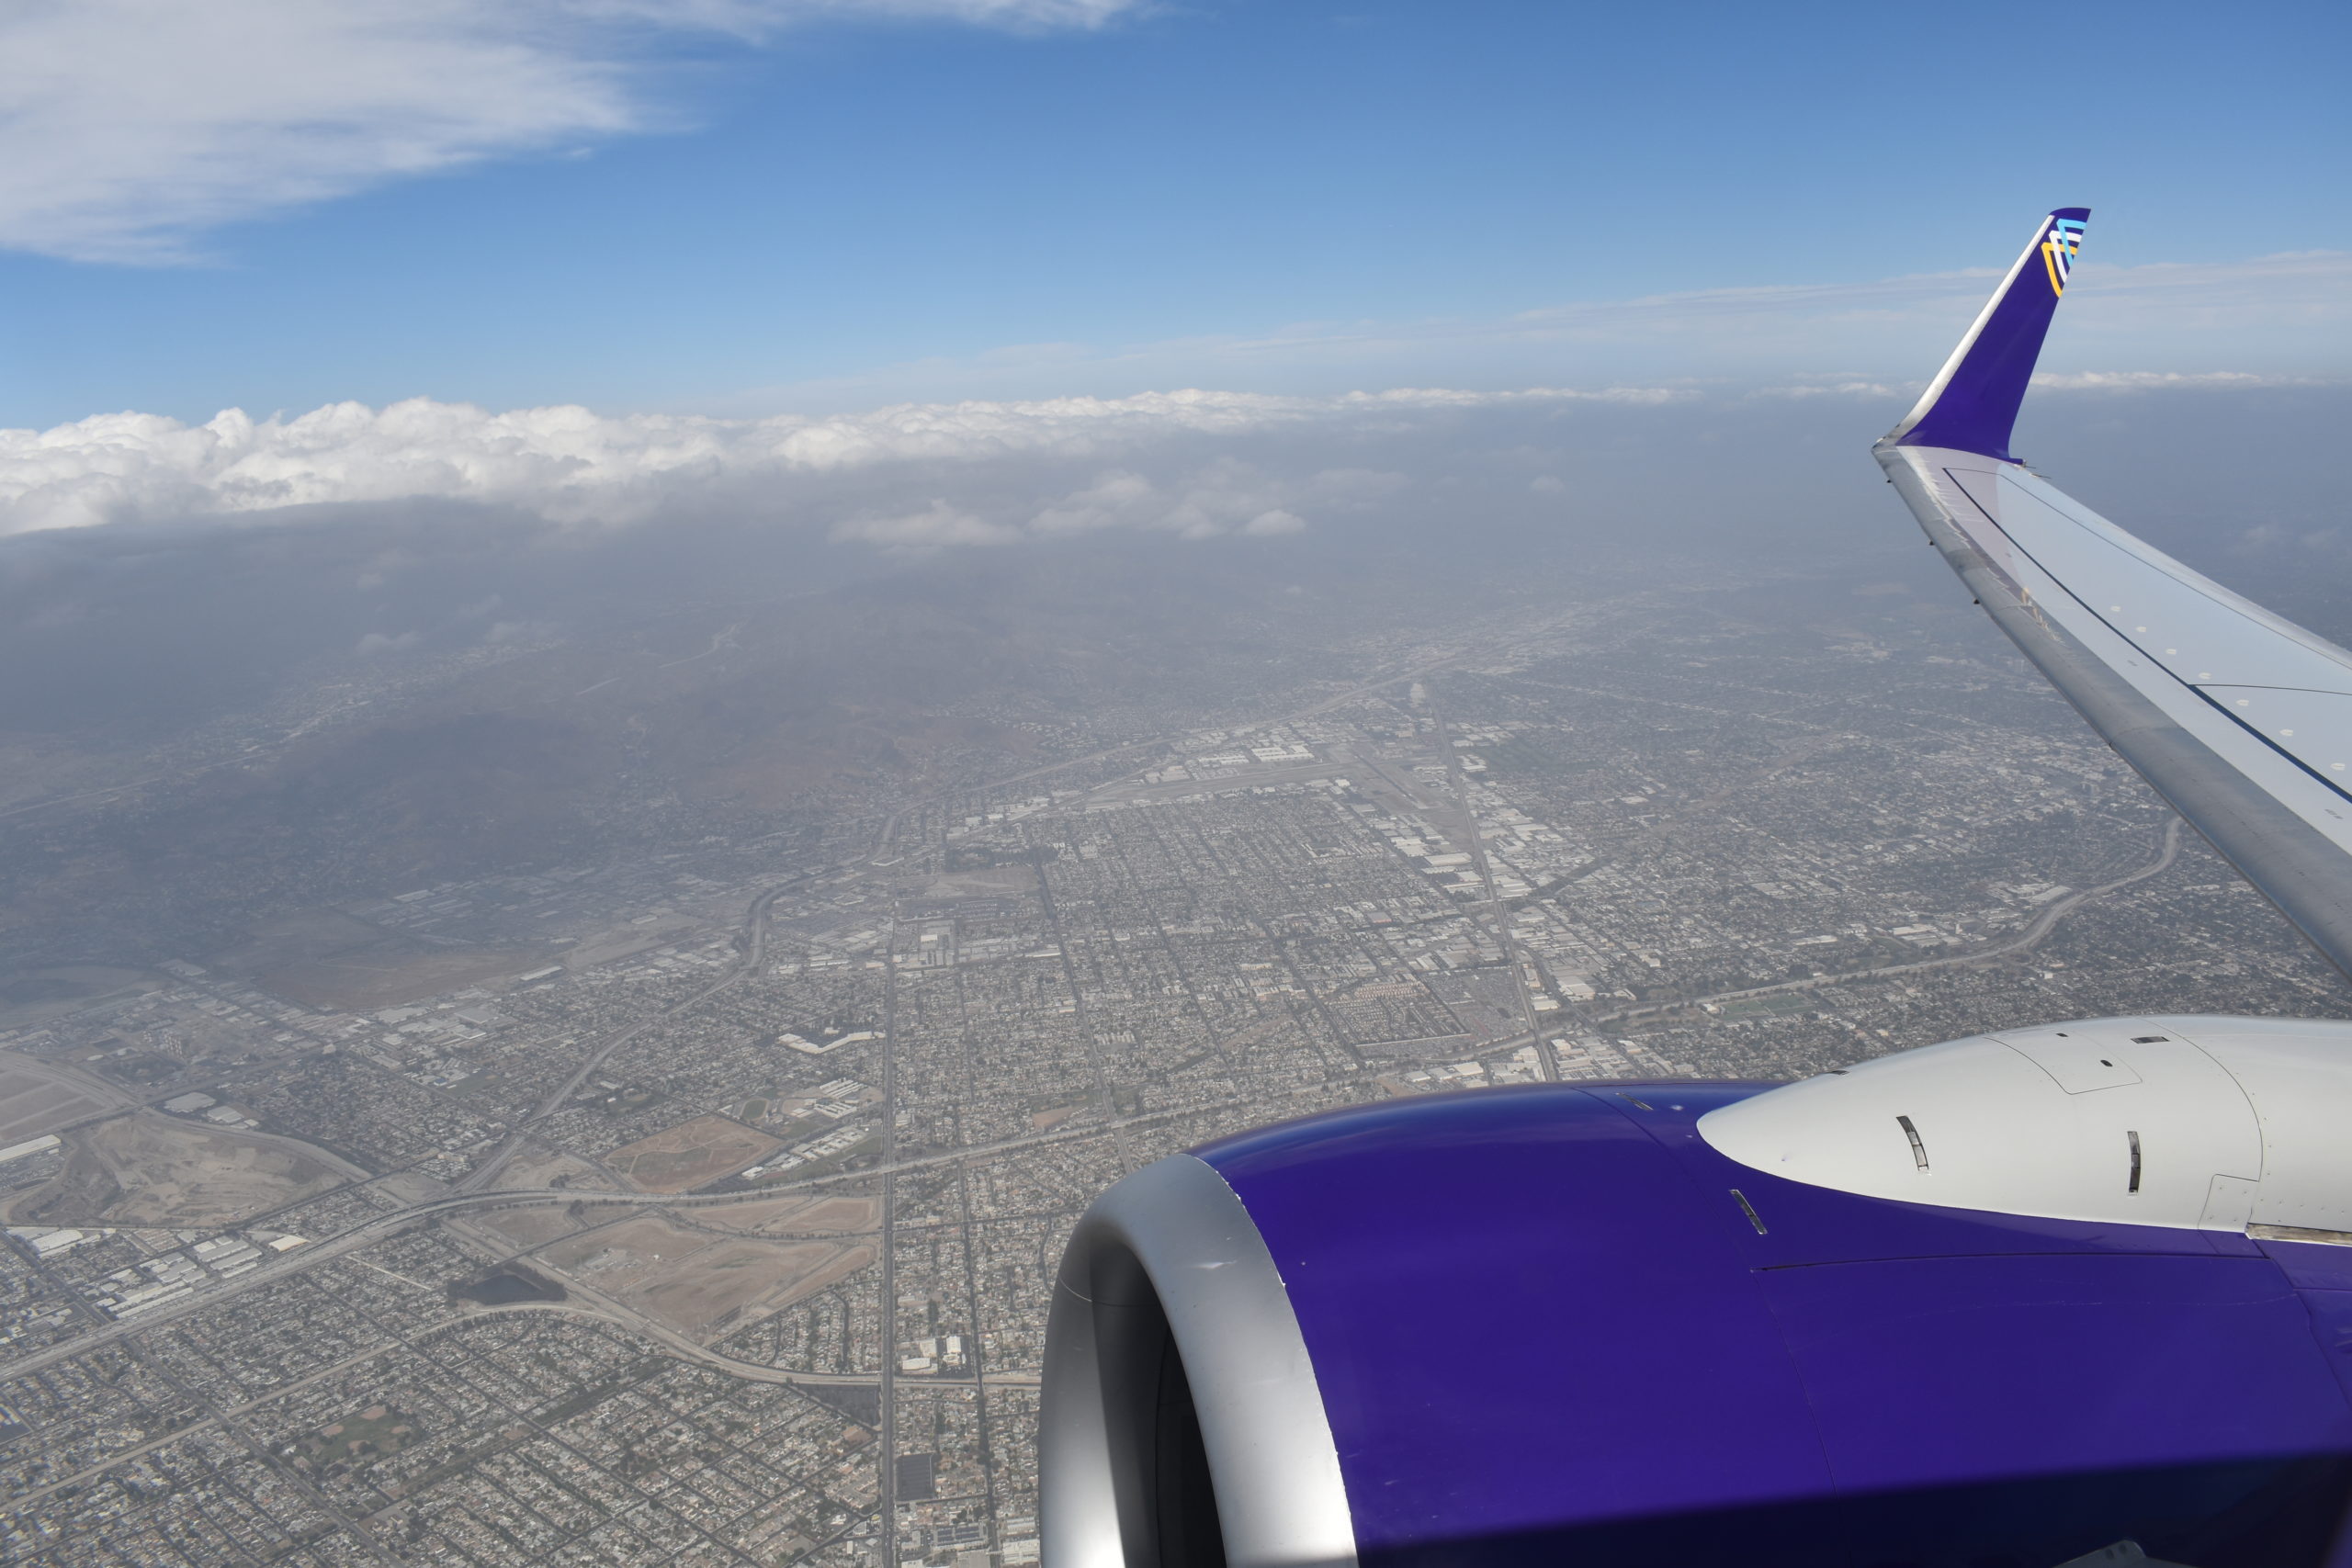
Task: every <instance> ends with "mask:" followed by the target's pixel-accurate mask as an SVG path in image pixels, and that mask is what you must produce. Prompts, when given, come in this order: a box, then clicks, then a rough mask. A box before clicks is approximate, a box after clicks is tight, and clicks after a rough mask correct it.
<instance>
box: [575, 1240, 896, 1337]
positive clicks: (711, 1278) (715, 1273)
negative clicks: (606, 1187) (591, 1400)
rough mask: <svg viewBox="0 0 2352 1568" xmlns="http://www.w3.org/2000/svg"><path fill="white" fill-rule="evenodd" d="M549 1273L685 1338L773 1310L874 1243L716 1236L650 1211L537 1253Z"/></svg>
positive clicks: (864, 1254) (839, 1273)
mask: <svg viewBox="0 0 2352 1568" xmlns="http://www.w3.org/2000/svg"><path fill="white" fill-rule="evenodd" d="M539 1257H540V1260H541V1261H542V1262H544V1263H546V1264H548V1266H549V1267H550V1268H553V1269H558V1270H560V1272H562V1273H563V1274H566V1275H569V1276H570V1277H571V1278H572V1279H575V1280H579V1281H580V1282H581V1283H582V1284H583V1285H586V1286H588V1287H589V1288H590V1289H592V1290H595V1291H599V1292H603V1293H605V1295H608V1296H612V1297H615V1298H616V1299H617V1300H619V1301H622V1302H625V1303H628V1305H630V1306H633V1307H635V1308H636V1309H637V1310H638V1311H639V1312H641V1313H644V1314H646V1315H647V1316H649V1317H653V1318H658V1319H660V1320H661V1321H662V1322H663V1323H666V1324H668V1325H670V1326H671V1327H673V1328H675V1329H677V1330H679V1331H680V1332H681V1333H684V1334H700V1333H702V1332H703V1331H704V1330H706V1329H708V1328H710V1327H712V1326H714V1325H717V1324H718V1323H719V1321H720V1320H721V1319H723V1318H726V1317H728V1316H729V1314H735V1313H737V1312H739V1311H743V1310H750V1309H752V1308H760V1309H764V1310H767V1311H774V1310H775V1309H776V1308H779V1307H782V1306H786V1305H788V1304H789V1303H792V1302H795V1301H797V1300H799V1299H800V1298H801V1297H802V1296H805V1295H808V1294H809V1293H810V1292H816V1291H820V1290H822V1289H824V1288H825V1287H826V1286H827V1285H830V1284H831V1283H832V1282H833V1281H835V1280H841V1279H843V1278H845V1277H847V1276H848V1275H850V1274H854V1273H855V1272H856V1271H857V1270H858V1269H863V1268H865V1266H866V1265H867V1264H868V1263H871V1262H872V1261H873V1260H874V1247H873V1245H872V1244H871V1243H870V1242H865V1241H851V1240H829V1239H821V1238H816V1237H811V1238H808V1239H804V1240H793V1239H786V1238H781V1237H779V1238H777V1239H774V1240H770V1239H766V1238H763V1237H757V1236H726V1235H709V1234H708V1233H707V1232H703V1231H695V1230H689V1229H687V1228H686V1227H685V1226H684V1225H682V1224H677V1223H676V1222H674V1221H673V1220H672V1219H671V1218H670V1217H668V1216H667V1215H660V1214H648V1215H644V1216H642V1217H640V1218H638V1219H633V1220H628V1221H624V1222H623V1223H621V1224H616V1225H610V1226H607V1227H605V1229H602V1230H599V1231H596V1232H594V1233H593V1234H591V1235H581V1236H574V1237H572V1238H571V1239H570V1240H568V1241H564V1242H560V1243H559V1244H557V1245H556V1246H554V1247H548V1249H547V1250H546V1251H545V1252H543V1253H541V1254H540V1255H539Z"/></svg>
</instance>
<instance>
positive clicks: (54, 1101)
mask: <svg viewBox="0 0 2352 1568" xmlns="http://www.w3.org/2000/svg"><path fill="white" fill-rule="evenodd" d="M117 1103H119V1096H110V1095H107V1094H106V1093H105V1092H104V1091H103V1090H101V1089H97V1088H96V1087H95V1086H93V1087H89V1088H85V1087H84V1086H82V1085H81V1084H78V1083H76V1082H75V1081H74V1078H73V1077H71V1076H70V1075H69V1074H67V1073H66V1072H64V1071H63V1070H62V1069H61V1068H56V1067H50V1066H30V1065H25V1066H19V1065H18V1064H17V1063H15V1062H12V1061H10V1060H9V1059H8V1058H7V1057H6V1056H0V1148H5V1147H6V1146H7V1145H10V1144H16V1143H21V1142H23V1141H24V1140H25V1139H27V1138H38V1137H40V1136H41V1135H42V1134H45V1133H54V1132H56V1131H57V1130H58V1129H59V1128H60V1127H62V1126H64V1125H66V1124H67V1123H68V1122H78V1121H80V1120H82V1118H84V1117H85V1116H96V1114H98V1112H100V1111H106V1110H109V1109H111V1108H112V1107H113V1106H114V1105H116V1104H117Z"/></svg>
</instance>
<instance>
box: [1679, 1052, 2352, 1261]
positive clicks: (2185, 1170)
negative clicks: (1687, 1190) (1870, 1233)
mask: <svg viewBox="0 0 2352 1568" xmlns="http://www.w3.org/2000/svg"><path fill="white" fill-rule="evenodd" d="M1698 1126H1699V1134H1700V1136H1702V1138H1704V1139H1705V1140H1706V1141H1707V1143H1708V1144H1709V1145H1711V1146H1713V1148H1714V1149H1715V1150H1716V1151H1717V1152H1718V1153H1720V1154H1723V1155H1724V1156H1728V1157H1729V1158H1732V1159H1735V1160H1737V1161H1738V1162H1739V1163H1740V1164H1742V1165H1746V1166H1750V1167H1753V1168H1756V1169H1758V1170H1762V1171H1769V1172H1770V1173H1771V1174H1773V1175H1775V1176H1781V1177H1785V1178H1787V1179H1790V1180H1792V1181H1802V1182H1804V1183H1806V1184H1808V1185H1810V1186H1815V1187H1827V1188H1834V1189H1836V1190H1839V1191H1843V1192H1853V1193H1859V1194H1861V1195H1864V1196H1867V1197H1872V1198H1890V1199H1897V1200H1901V1201H1907V1202H1914V1203H1932V1204H1937V1205H1939V1206H1942V1207H1947V1208H1956V1209H1978V1210H1988V1211H1992V1212H1995V1213H2006V1214H2030V1215H2038V1216H2042V1217H2046V1218H2052V1219H2067V1220H2094V1221H2114V1222H2118V1223H2123V1224H2142V1225H2165V1226H2173V1227H2177V1228H2181V1229H2204V1230H2230V1231H2244V1230H2245V1229H2247V1228H2248V1226H2249V1225H2251V1226H2253V1227H2255V1228H2256V1231H2257V1233H2258V1234H2259V1233H2261V1232H2266V1231H2267V1232H2274V1233H2289V1234H2290V1235H2293V1238H2294V1239H2299V1240H2319V1241H2332V1240H2339V1239H2340V1240H2341V1241H2343V1242H2345V1243H2346V1244H2352V1024H2346V1023H2339V1022H2334V1021H2322V1020H2307V1019H2265V1018H2218V1017H2188V1018H2101V1019H2090V1020H2086V1021H2079V1022H2072V1023H2056V1024H2050V1025H2046V1026H2043V1027H2040V1028H2033V1029H2016V1030H2004V1031H2002V1032H1999V1033H1997V1034H1980V1035H1974V1036H1972V1037H1970V1038H1968V1039H1965V1040H1953V1041H1949V1042H1947V1043H1944V1044H1941V1045H1928V1046H1924V1047H1922V1048H1920V1049H1918V1050H1916V1051H1904V1052H1899V1053H1897V1054H1896V1055H1892V1056H1883V1057H1880V1058H1879V1059H1877V1060H1875V1061H1870V1062H1864V1063H1861V1064H1860V1065H1859V1066H1853V1067H1849V1068H1844V1069H1841V1070H1839V1071H1838V1072H1835V1073H1826V1074H1823V1075H1822V1076H1820V1077H1812V1078H1807V1079H1805V1080H1804V1081H1803V1082H1801V1083H1793V1084H1790V1085H1787V1086H1786V1087H1784V1088H1781V1089H1772V1090H1770V1091H1769V1092H1767V1093H1764V1094H1760V1095H1758V1096H1756V1097H1755V1098H1754V1099H1752V1100H1742V1101H1740V1102H1739V1103H1737V1104H1736V1105H1727V1106H1724V1108H1723V1109H1721V1110H1719V1111H1711V1112H1710V1113H1708V1114H1707V1115H1705V1116H1703V1117H1702V1118H1701V1119H1700V1121H1699V1123H1698ZM2313 1233H2317V1234H2313Z"/></svg>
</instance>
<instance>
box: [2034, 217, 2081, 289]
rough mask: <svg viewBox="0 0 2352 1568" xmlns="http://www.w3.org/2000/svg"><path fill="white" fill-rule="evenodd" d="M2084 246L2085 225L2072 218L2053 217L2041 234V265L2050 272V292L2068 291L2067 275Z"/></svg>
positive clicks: (2072, 268) (2071, 270)
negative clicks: (2047, 227)
mask: <svg viewBox="0 0 2352 1568" xmlns="http://www.w3.org/2000/svg"><path fill="white" fill-rule="evenodd" d="M2082 248H2083V225H2082V224H2081V222H2080V221H2078V220H2075V219H2072V218H2052V219H2051V220H2050V227H2049V229H2047V230H2046V231H2043V233H2042V236H2041V265H2042V266H2043V267H2044V268H2046V269H2047V270H2048V271H2049V274H2050V292H2051V294H2052V296H2053V297H2054V296H2057V295H2061V294H2064V293H2065V292H2066V276H2067V275H2068V274H2069V273H2071V272H2073V271H2074V270H2075V256H2076V255H2077V254H2080V253H2081V251H2082Z"/></svg>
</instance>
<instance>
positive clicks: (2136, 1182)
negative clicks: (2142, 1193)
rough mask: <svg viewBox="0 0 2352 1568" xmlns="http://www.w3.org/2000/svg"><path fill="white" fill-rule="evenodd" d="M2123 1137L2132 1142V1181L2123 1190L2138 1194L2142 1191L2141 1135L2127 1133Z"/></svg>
mask: <svg viewBox="0 0 2352 1568" xmlns="http://www.w3.org/2000/svg"><path fill="white" fill-rule="evenodd" d="M2123 1135H2124V1136H2125V1137H2127V1138H2129V1139H2131V1183H2130V1184H2129V1185H2128V1186H2126V1187H2125V1188H2124V1189H2123V1190H2125V1191H2126V1192H2137V1191H2139V1190H2140V1134H2137V1133H2126V1134H2123Z"/></svg>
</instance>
